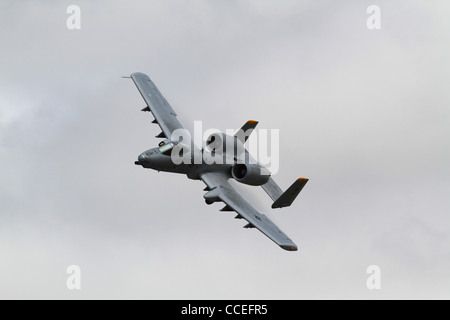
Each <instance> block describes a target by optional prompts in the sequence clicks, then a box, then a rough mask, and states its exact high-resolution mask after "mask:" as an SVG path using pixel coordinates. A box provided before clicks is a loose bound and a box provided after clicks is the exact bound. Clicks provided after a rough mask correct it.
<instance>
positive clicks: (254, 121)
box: [247, 120, 258, 125]
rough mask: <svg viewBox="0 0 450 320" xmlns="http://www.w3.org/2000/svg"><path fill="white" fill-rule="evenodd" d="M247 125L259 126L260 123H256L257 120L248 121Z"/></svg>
mask: <svg viewBox="0 0 450 320" xmlns="http://www.w3.org/2000/svg"><path fill="white" fill-rule="evenodd" d="M247 123H248V124H254V125H257V124H258V121H256V120H248V121H247Z"/></svg>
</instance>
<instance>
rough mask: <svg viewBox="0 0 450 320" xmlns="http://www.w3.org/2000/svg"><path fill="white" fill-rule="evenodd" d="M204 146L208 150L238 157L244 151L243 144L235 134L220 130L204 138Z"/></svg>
mask: <svg viewBox="0 0 450 320" xmlns="http://www.w3.org/2000/svg"><path fill="white" fill-rule="evenodd" d="M206 147H207V148H208V150H209V151H210V152H214V153H218V154H225V153H227V154H228V155H234V156H235V157H239V156H241V155H242V153H243V152H244V145H243V144H242V142H241V141H240V140H239V139H238V138H237V137H235V136H229V135H226V134H225V133H222V132H215V133H213V134H211V135H210V136H209V137H208V139H207V140H206Z"/></svg>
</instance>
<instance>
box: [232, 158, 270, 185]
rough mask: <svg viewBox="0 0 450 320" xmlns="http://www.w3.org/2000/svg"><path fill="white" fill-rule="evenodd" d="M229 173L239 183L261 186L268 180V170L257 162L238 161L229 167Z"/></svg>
mask: <svg viewBox="0 0 450 320" xmlns="http://www.w3.org/2000/svg"><path fill="white" fill-rule="evenodd" d="M231 175H232V176H233V178H234V179H236V181H239V182H241V183H244V184H249V185H251V186H261V185H263V184H265V183H266V182H267V181H269V178H270V171H269V169H267V168H264V167H262V166H260V165H259V164H244V163H238V164H235V165H234V166H233V167H232V168H231Z"/></svg>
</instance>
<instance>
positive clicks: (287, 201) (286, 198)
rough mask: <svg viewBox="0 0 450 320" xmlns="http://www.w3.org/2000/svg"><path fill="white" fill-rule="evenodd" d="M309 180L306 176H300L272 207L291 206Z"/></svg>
mask: <svg viewBox="0 0 450 320" xmlns="http://www.w3.org/2000/svg"><path fill="white" fill-rule="evenodd" d="M307 182H308V179H306V178H298V179H297V180H295V182H294V183H293V184H292V185H291V186H290V187H289V188H288V189H287V190H286V191H285V192H283V194H281V196H279V197H278V199H277V200H275V202H274V203H273V204H272V208H273V209H275V208H283V207H289V206H290V205H291V204H292V202H294V200H295V198H297V196H298V194H299V193H300V191H302V189H303V187H304V186H305V184H306V183H307Z"/></svg>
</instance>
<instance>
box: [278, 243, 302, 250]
mask: <svg viewBox="0 0 450 320" xmlns="http://www.w3.org/2000/svg"><path fill="white" fill-rule="evenodd" d="M280 247H281V248H283V249H284V250H286V251H298V247H297V246H296V245H295V244H289V245H281V246H280Z"/></svg>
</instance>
